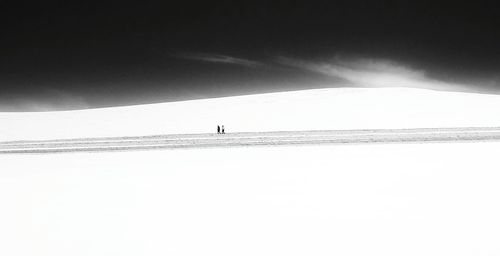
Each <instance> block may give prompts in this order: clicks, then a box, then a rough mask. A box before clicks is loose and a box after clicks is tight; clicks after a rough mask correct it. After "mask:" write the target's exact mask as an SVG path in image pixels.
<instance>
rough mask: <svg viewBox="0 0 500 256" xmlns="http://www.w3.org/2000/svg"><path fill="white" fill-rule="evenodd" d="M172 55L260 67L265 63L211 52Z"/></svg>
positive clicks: (188, 58) (181, 57) (187, 58)
mask: <svg viewBox="0 0 500 256" xmlns="http://www.w3.org/2000/svg"><path fill="white" fill-rule="evenodd" d="M172 56H174V57H176V58H180V59H186V60H195V61H203V62H212V63H222V64H233V65H240V66H245V67H258V66H262V65H263V63H262V62H259V61H254V60H248V59H243V58H237V57H233V56H228V55H221V54H211V53H178V54H172Z"/></svg>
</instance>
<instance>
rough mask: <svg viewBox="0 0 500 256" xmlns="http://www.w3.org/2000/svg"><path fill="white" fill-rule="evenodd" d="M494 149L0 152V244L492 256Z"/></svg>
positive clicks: (496, 192) (23, 248) (140, 251)
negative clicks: (5, 153) (93, 152)
mask: <svg viewBox="0 0 500 256" xmlns="http://www.w3.org/2000/svg"><path fill="white" fill-rule="evenodd" d="M499 149H500V143H497V142H493V143H445V144H386V145H356V146H304V147H249V148H230V149H224V148H218V149H191V150H165V151H162V150H160V151H130V152H118V153H98V154H89V153H74V154H55V155H0V166H1V168H0V227H1V228H0V242H1V246H0V255H9V256H18V255H23V256H25V255H26V256H31V255H37V256H45V255H47V256H49V255H50V256H66V255H75V256H79V255H81V256H83V255H93V256H101V255H102V256H108V255H123V256H129V255H130V256H132V255H151V256H154V255H178V256H195V255H214V256H234V255H249V256H250V255H252V256H253V255H262V256H267V255H269V256H275V255H290V256H295V255H318V256H321V255H325V256H326V255H381V256H400V255H410V256H411V255H415V256H417V255H429V256H432V255H436V256H441V255H456V256H461V255H464V256H465V255H499V254H500V244H499V243H498V241H500V232H499V230H500V218H499V217H498V216H500V204H499V203H498V198H499V196H500V186H499V185H498V184H500V172H499V171H498V170H499V169H500V162H499V160H498V152H499Z"/></svg>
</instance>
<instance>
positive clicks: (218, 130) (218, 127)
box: [217, 125, 220, 134]
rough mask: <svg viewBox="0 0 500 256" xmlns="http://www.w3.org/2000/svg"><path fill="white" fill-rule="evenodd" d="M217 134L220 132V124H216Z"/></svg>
mask: <svg viewBox="0 0 500 256" xmlns="http://www.w3.org/2000/svg"><path fill="white" fill-rule="evenodd" d="M217 134H220V126H219V125H217Z"/></svg>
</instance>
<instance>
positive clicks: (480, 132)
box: [0, 127, 500, 154]
mask: <svg viewBox="0 0 500 256" xmlns="http://www.w3.org/2000/svg"><path fill="white" fill-rule="evenodd" d="M466 141H469V142H470V141H476V142H481V141H500V127H453V128H417V129H372V130H322V131H281V132H245V133H230V134H220V135H219V134H212V133H210V134H208V133H207V134H169V135H152V136H136V137H133V136H129V137H106V138H77V139H59V140H39V141H35V140H30V141H4V142H0V154H35V153H64V152H101V151H103V152H104V151H129V150H151V149H179V148H210V147H246V146H278V145H321V144H364V143H426V142H466Z"/></svg>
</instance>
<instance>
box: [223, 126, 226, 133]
mask: <svg viewBox="0 0 500 256" xmlns="http://www.w3.org/2000/svg"><path fill="white" fill-rule="evenodd" d="M225 133H226V132H225V131H224V125H223V126H222V134H225Z"/></svg>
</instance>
